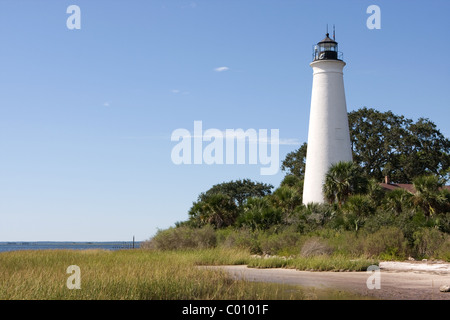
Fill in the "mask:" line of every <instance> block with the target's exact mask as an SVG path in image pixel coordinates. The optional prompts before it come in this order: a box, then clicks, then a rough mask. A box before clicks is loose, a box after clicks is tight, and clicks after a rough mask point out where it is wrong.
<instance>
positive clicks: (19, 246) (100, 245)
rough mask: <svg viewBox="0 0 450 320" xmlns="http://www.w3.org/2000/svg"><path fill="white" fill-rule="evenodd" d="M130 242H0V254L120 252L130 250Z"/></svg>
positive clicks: (137, 244)
mask: <svg viewBox="0 0 450 320" xmlns="http://www.w3.org/2000/svg"><path fill="white" fill-rule="evenodd" d="M139 245H140V243H139V242H135V243H134V247H135V248H139ZM132 248H133V242H132V241H115V242H114V241H110V242H70V241H37V242H20V241H19V242H0V252H4V251H17V250H51V249H71V250H86V249H104V250H122V249H132Z"/></svg>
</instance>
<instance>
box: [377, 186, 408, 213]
mask: <svg viewBox="0 0 450 320" xmlns="http://www.w3.org/2000/svg"><path fill="white" fill-rule="evenodd" d="M413 197H414V195H413V194H412V193H411V192H409V191H408V190H406V189H402V188H399V189H395V190H392V191H389V192H388V193H387V194H386V197H385V198H384V202H383V207H384V208H385V209H386V210H388V211H391V212H393V213H395V214H397V215H398V214H400V213H402V212H404V211H405V210H407V209H410V208H411V205H412V198H413Z"/></svg>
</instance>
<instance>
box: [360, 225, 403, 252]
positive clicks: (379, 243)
mask: <svg viewBox="0 0 450 320" xmlns="http://www.w3.org/2000/svg"><path fill="white" fill-rule="evenodd" d="M365 253H366V254H368V255H369V256H377V257H379V258H380V259H385V260H392V259H397V258H399V259H404V258H405V256H406V253H407V241H406V240H405V237H404V236H403V232H402V231H401V230H400V229H399V228H396V227H384V228H381V229H380V230H378V231H377V232H375V233H372V234H368V235H367V237H366V240H365Z"/></svg>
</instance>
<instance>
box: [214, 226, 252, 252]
mask: <svg viewBox="0 0 450 320" xmlns="http://www.w3.org/2000/svg"><path fill="white" fill-rule="evenodd" d="M258 234H259V233H258V232H255V231H252V230H250V229H249V228H240V229H224V230H218V231H217V244H218V245H219V246H221V247H224V248H238V249H248V250H249V251H250V252H251V253H255V254H256V253H261V248H260V245H259V241H258Z"/></svg>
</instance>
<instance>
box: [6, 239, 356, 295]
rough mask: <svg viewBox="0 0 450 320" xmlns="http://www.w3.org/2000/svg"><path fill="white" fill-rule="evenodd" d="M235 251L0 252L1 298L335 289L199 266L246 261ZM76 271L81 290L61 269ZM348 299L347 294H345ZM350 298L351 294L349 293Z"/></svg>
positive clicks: (306, 292) (244, 254) (305, 292)
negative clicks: (75, 268) (261, 280)
mask: <svg viewBox="0 0 450 320" xmlns="http://www.w3.org/2000/svg"><path fill="white" fill-rule="evenodd" d="M250 261H251V258H250V254H249V252H247V251H245V250H236V249H223V248H222V249H217V248H216V249H204V250H185V251H180V250H178V251H154V250H122V251H104V250H86V251H75V250H41V251H16V252H3V253H0V299H2V300H8V299H12V300H22V299H26V300H66V299H71V300H72V299H75V300H77V299H81V300H89V299H93V300H111V299H112V300H130V299H133V300H196V299H202V300H221V299H230V300H236V299H238V300H239V299H244V300H245V299H248V300H257V299H262V300H272V299H282V300H285V299H295V300H302V299H322V298H324V296H325V297H329V298H331V299H340V298H342V297H341V296H340V295H339V293H336V292H335V291H330V292H328V293H323V292H321V291H318V290H313V289H305V288H301V287H299V286H287V285H281V284H269V283H256V282H248V281H243V280H232V279H231V278H230V277H229V275H228V274H227V273H225V272H224V271H220V270H209V269H205V268H199V267H198V266H199V265H224V264H246V263H249V262H250ZM70 265H77V266H79V267H80V270H81V275H80V276H81V289H79V290H77V289H72V290H70V289H68V288H67V286H66V282H67V279H68V277H69V276H70V274H68V273H66V270H67V267H68V266H70ZM346 297H349V296H346ZM352 297H353V296H352Z"/></svg>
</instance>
